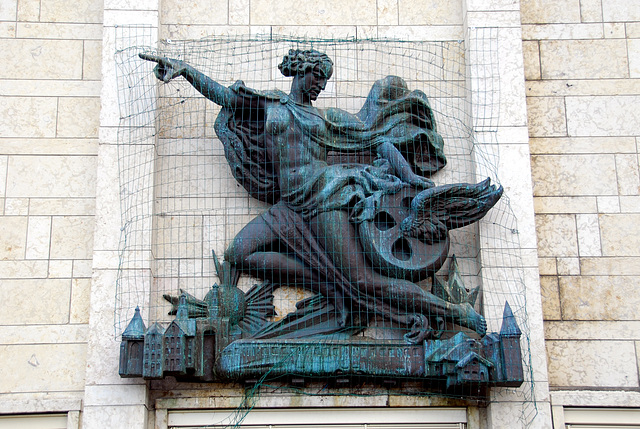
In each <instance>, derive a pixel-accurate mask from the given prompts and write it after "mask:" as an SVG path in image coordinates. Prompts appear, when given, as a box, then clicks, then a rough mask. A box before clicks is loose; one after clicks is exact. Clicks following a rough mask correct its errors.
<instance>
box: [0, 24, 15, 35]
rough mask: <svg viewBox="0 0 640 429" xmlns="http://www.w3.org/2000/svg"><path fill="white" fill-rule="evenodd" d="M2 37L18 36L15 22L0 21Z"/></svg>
mask: <svg viewBox="0 0 640 429" xmlns="http://www.w3.org/2000/svg"><path fill="white" fill-rule="evenodd" d="M0 37H16V24H15V22H1V21H0Z"/></svg>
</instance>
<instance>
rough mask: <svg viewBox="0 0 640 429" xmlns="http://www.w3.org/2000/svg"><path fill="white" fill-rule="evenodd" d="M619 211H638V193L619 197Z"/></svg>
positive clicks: (639, 202)
mask: <svg viewBox="0 0 640 429" xmlns="http://www.w3.org/2000/svg"><path fill="white" fill-rule="evenodd" d="M620 212H622V213H640V195H623V196H621V197H620Z"/></svg>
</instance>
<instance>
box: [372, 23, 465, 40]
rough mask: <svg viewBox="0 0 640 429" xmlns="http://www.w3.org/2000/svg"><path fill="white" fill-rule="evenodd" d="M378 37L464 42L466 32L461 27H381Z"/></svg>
mask: <svg viewBox="0 0 640 429" xmlns="http://www.w3.org/2000/svg"><path fill="white" fill-rule="evenodd" d="M377 28H378V37H380V38H385V37H386V38H393V39H401V40H402V39H405V40H434V41H441V40H462V39H464V30H463V27H462V26H461V25H434V26H425V25H380V26H378V27H377Z"/></svg>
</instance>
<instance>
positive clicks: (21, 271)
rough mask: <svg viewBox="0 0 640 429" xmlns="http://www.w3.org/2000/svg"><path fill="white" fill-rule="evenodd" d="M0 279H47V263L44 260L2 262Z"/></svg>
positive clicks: (0, 263)
mask: <svg viewBox="0 0 640 429" xmlns="http://www.w3.org/2000/svg"><path fill="white" fill-rule="evenodd" d="M0 273H2V274H0V278H5V279H44V278H46V277H47V261H44V260H32V261H27V260H17V261H10V260H9V261H6V260H0Z"/></svg>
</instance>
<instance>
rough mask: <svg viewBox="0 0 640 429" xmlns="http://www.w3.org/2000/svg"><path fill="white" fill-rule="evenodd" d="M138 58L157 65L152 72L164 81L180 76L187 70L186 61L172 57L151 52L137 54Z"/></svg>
mask: <svg viewBox="0 0 640 429" xmlns="http://www.w3.org/2000/svg"><path fill="white" fill-rule="evenodd" d="M138 56H139V57H140V58H142V59H143V60H147V61H153V62H155V63H158V65H157V66H156V67H155V68H154V69H153V73H154V74H155V75H156V77H157V78H158V79H159V80H161V81H163V82H164V83H167V82H169V81H170V80H171V79H174V78H176V77H178V76H180V75H181V74H182V73H184V72H185V71H186V70H187V67H188V65H187V63H185V62H184V61H180V60H174V59H172V58H166V57H161V56H159V55H153V54H143V53H141V54H138Z"/></svg>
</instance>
